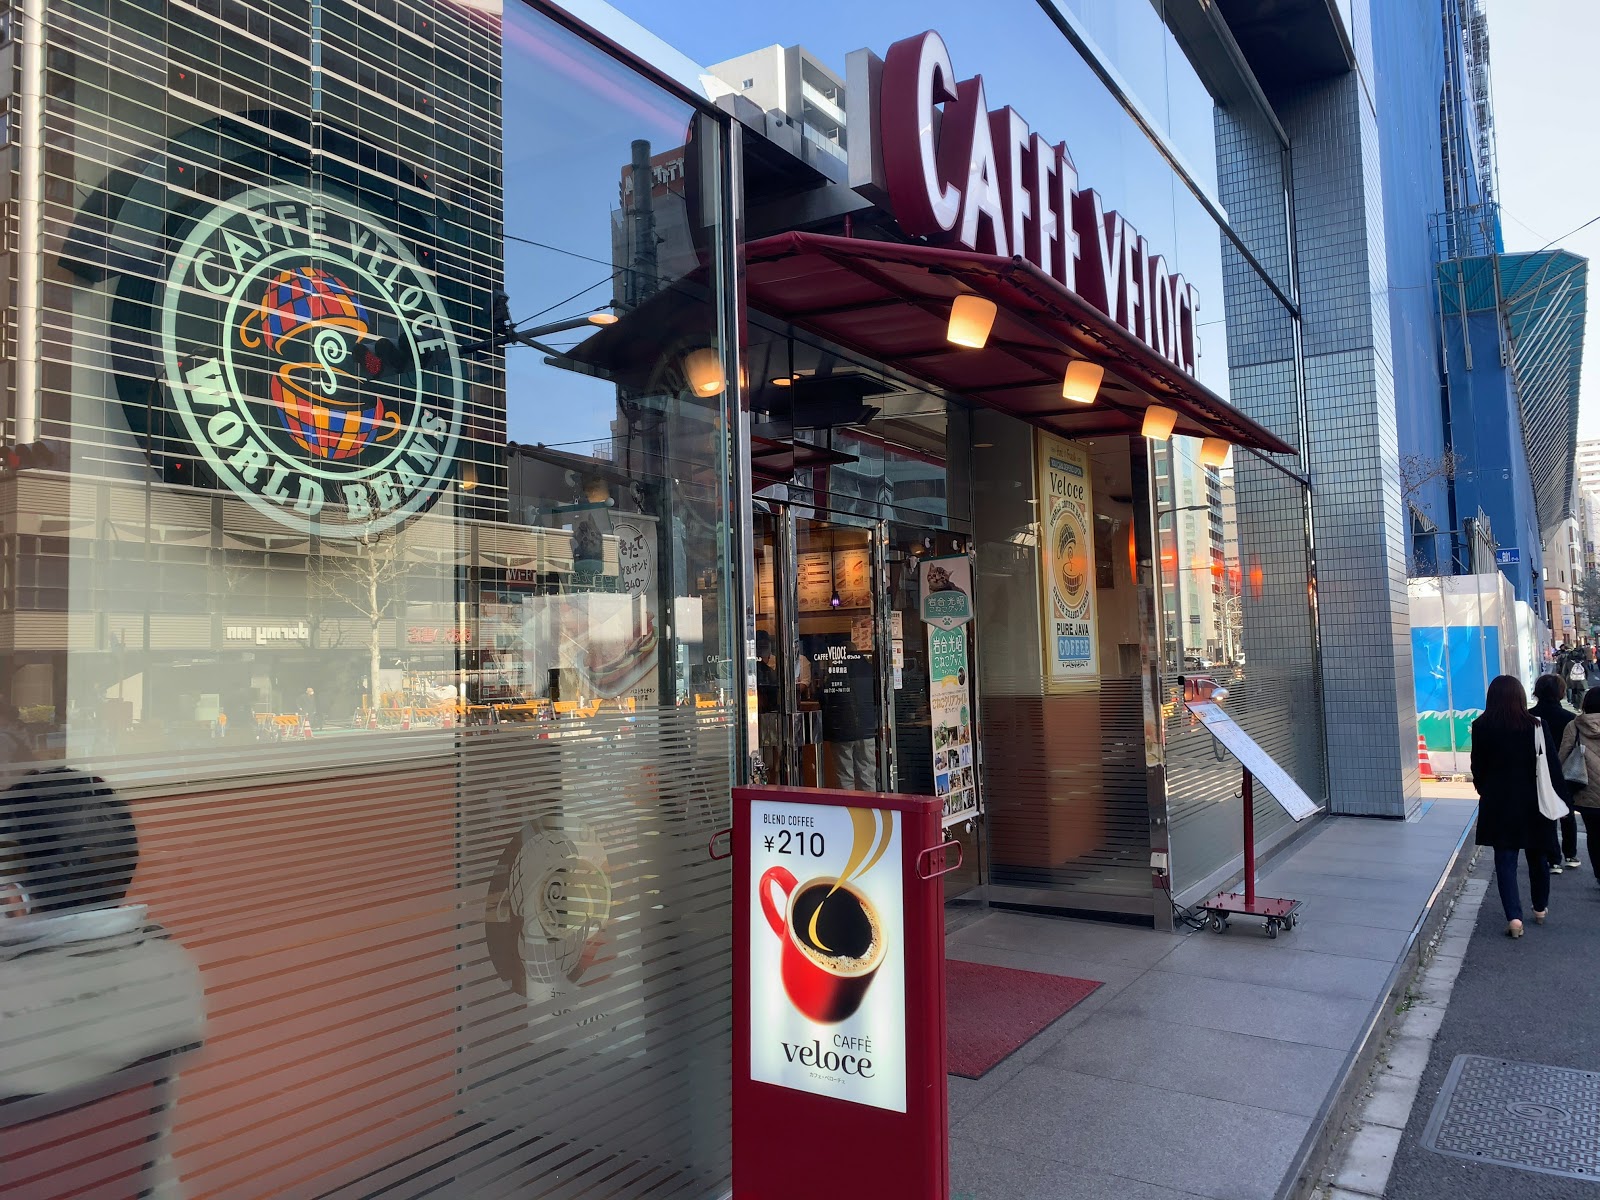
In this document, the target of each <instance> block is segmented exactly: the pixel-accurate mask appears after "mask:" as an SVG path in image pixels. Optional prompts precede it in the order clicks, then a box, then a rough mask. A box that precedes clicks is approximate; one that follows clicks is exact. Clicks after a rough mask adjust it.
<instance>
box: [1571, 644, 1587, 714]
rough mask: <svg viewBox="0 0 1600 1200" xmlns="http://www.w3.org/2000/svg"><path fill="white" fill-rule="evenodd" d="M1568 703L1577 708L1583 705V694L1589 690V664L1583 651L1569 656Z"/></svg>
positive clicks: (1574, 652)
mask: <svg viewBox="0 0 1600 1200" xmlns="http://www.w3.org/2000/svg"><path fill="white" fill-rule="evenodd" d="M1566 661H1567V669H1566V681H1567V703H1568V704H1570V705H1572V707H1573V708H1577V707H1578V706H1579V705H1580V704H1582V703H1583V694H1584V692H1586V691H1588V690H1589V663H1588V658H1587V656H1586V655H1585V654H1584V653H1583V651H1582V650H1574V651H1572V653H1571V654H1569V655H1568V656H1567V660H1566Z"/></svg>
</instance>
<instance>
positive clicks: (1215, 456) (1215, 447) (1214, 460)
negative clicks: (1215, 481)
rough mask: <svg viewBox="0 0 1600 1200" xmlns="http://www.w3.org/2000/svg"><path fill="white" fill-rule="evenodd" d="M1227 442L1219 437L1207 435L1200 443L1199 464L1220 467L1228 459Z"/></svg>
mask: <svg viewBox="0 0 1600 1200" xmlns="http://www.w3.org/2000/svg"><path fill="white" fill-rule="evenodd" d="M1229 449H1230V447H1229V445H1228V443H1227V442H1225V441H1223V440H1222V439H1221V438H1216V437H1209V438H1207V439H1206V440H1205V441H1203V442H1201V443H1200V464H1201V465H1202V466H1206V467H1220V466H1221V465H1222V464H1223V463H1225V462H1227V461H1228V450H1229Z"/></svg>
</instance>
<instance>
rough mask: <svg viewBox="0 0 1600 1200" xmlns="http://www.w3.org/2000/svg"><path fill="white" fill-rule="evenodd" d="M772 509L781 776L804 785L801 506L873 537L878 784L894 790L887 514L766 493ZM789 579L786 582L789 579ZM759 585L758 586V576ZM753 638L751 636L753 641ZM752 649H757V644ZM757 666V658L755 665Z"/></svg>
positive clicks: (814, 517)
mask: <svg viewBox="0 0 1600 1200" xmlns="http://www.w3.org/2000/svg"><path fill="white" fill-rule="evenodd" d="M761 500H762V502H763V503H765V504H766V505H768V506H769V508H770V509H771V516H772V518H773V520H774V522H775V525H776V531H777V539H776V541H777V553H776V555H775V557H774V562H773V579H772V607H773V616H774V619H775V621H776V624H777V631H776V635H775V638H774V640H775V642H776V646H775V647H774V649H775V650H776V656H777V659H778V668H777V669H778V677H779V679H778V729H779V733H778V739H779V741H778V754H777V765H778V771H777V774H778V781H781V782H784V783H787V784H789V785H790V786H799V784H800V781H801V779H802V778H803V777H804V776H803V772H802V767H801V762H800V747H801V745H802V742H801V736H800V734H801V731H800V716H801V714H800V694H799V685H798V682H797V680H796V671H795V667H796V665H797V664H796V658H795V656H796V654H797V653H798V649H799V645H800V593H799V586H800V579H799V568H800V536H799V523H800V520H801V518H800V516H799V515H798V513H797V511H796V510H797V509H802V508H803V509H805V510H806V511H807V512H808V513H809V514H810V515H809V516H807V517H806V518H805V519H806V520H814V521H817V522H819V523H822V524H830V525H842V526H846V527H848V528H851V529H865V530H866V531H867V533H868V535H869V537H870V539H871V540H870V541H869V543H868V549H869V551H870V554H871V572H872V599H873V652H874V656H875V660H876V663H875V665H876V666H877V674H878V694H877V702H878V731H877V741H878V754H877V759H878V787H879V788H880V789H882V790H885V791H893V790H894V779H895V763H894V735H895V726H894V706H893V696H894V691H893V688H894V665H893V647H892V645H891V643H892V640H893V629H892V627H891V625H890V618H889V616H888V613H889V563H888V556H887V543H888V536H889V522H888V521H887V520H885V519H883V518H878V519H874V518H871V517H863V516H861V515H860V514H859V513H852V512H846V511H840V510H836V509H830V508H827V507H826V506H824V505H818V504H816V503H814V502H812V501H811V500H809V499H808V500H805V501H800V500H792V499H783V500H779V499H775V498H772V497H761ZM785 581H787V583H785ZM754 586H756V587H759V586H760V584H759V580H757V581H756V582H755V584H754ZM753 644H754V639H753V638H752V646H753ZM751 652H752V654H753V653H754V651H753V649H752V651H751ZM753 669H754V666H753V664H752V670H753Z"/></svg>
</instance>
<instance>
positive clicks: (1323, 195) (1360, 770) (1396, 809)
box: [1276, 3, 1418, 817]
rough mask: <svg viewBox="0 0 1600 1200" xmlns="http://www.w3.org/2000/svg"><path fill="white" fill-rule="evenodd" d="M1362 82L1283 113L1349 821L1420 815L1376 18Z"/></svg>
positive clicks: (1335, 734) (1322, 602) (1294, 103)
mask: <svg viewBox="0 0 1600 1200" xmlns="http://www.w3.org/2000/svg"><path fill="white" fill-rule="evenodd" d="M1355 7H1356V8H1357V9H1359V10H1361V11H1360V12H1358V13H1357V17H1356V21H1355V29H1356V32H1355V35H1354V41H1355V43H1356V49H1357V58H1358V60H1359V61H1361V62H1362V63H1363V64H1365V65H1364V66H1363V67H1362V69H1361V71H1359V72H1357V73H1353V74H1350V75H1346V76H1343V77H1340V78H1337V79H1333V80H1328V81H1324V82H1319V83H1316V84H1311V85H1307V86H1305V87H1302V88H1299V89H1297V90H1295V91H1294V92H1293V93H1292V94H1289V95H1284V96H1279V97H1277V98H1276V106H1277V109H1278V115H1279V119H1280V120H1281V121H1282V122H1283V125H1284V127H1285V129H1286V130H1287V131H1288V133H1289V137H1290V141H1291V145H1292V146H1293V163H1294V171H1293V174H1294V202H1295V218H1296V234H1297V239H1298V249H1299V266H1300V275H1299V278H1300V303H1301V313H1302V321H1301V344H1302V353H1303V356H1304V364H1305V379H1306V399H1307V411H1308V416H1309V445H1308V446H1307V447H1306V450H1307V454H1306V458H1307V460H1308V461H1307V465H1308V467H1309V469H1310V471H1311V477H1312V482H1313V492H1312V496H1313V512H1314V522H1315V530H1316V548H1317V577H1318V597H1319V606H1320V614H1321V632H1322V677H1323V689H1324V691H1323V696H1324V702H1325V708H1326V720H1327V736H1328V747H1329V759H1330V771H1331V780H1330V783H1331V806H1332V809H1333V811H1335V812H1344V813H1352V814H1359V815H1370V816H1389V817H1401V816H1404V815H1405V814H1406V813H1407V812H1408V811H1409V810H1410V809H1411V807H1413V806H1414V805H1415V804H1416V802H1417V799H1418V778H1417V749H1416V703H1415V696H1414V692H1413V683H1412V674H1411V671H1412V666H1411V632H1410V618H1409V612H1408V600H1407V593H1406V574H1407V572H1406V537H1405V526H1404V509H1403V504H1402V501H1401V495H1400V482H1399V438H1398V432H1397V428H1396V421H1395V397H1394V372H1393V367H1392V361H1391V357H1390V341H1389V304H1388V278H1387V269H1386V265H1385V264H1386V253H1385V245H1384V237H1385V232H1384V225H1383V191H1382V182H1381V179H1380V175H1379V156H1378V127H1377V115H1376V113H1375V112H1374V110H1373V106H1372V101H1371V90H1370V89H1369V88H1368V87H1367V86H1366V83H1365V81H1364V79H1363V72H1370V63H1371V53H1370V49H1371V48H1370V43H1369V41H1368V39H1367V29H1368V23H1367V21H1366V19H1365V17H1366V4H1364V3H1358V4H1357V5H1356V6H1355Z"/></svg>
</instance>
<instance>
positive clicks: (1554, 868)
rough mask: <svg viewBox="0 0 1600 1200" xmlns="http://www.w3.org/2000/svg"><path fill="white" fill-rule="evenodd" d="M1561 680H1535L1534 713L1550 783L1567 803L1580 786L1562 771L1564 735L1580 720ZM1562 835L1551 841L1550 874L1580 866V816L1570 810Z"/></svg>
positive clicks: (1543, 678) (1546, 676)
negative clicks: (1540, 730)
mask: <svg viewBox="0 0 1600 1200" xmlns="http://www.w3.org/2000/svg"><path fill="white" fill-rule="evenodd" d="M1565 690H1566V689H1565V688H1563V687H1562V685H1561V680H1560V679H1559V678H1558V677H1557V676H1555V675H1541V676H1539V678H1538V679H1535V680H1534V681H1533V700H1534V704H1533V715H1534V716H1536V717H1538V718H1539V721H1540V723H1541V724H1542V725H1543V726H1544V744H1545V765H1546V767H1547V768H1548V769H1549V772H1550V783H1551V785H1552V786H1553V787H1554V788H1555V789H1556V795H1558V796H1560V797H1561V798H1562V799H1563V800H1565V801H1566V802H1567V803H1568V804H1571V803H1572V794H1573V792H1575V791H1576V790H1577V789H1576V788H1575V787H1574V786H1573V785H1572V784H1570V783H1568V782H1567V781H1566V779H1565V778H1564V777H1563V776H1562V774H1561V736H1562V734H1564V733H1566V731H1567V726H1568V725H1570V724H1571V723H1572V722H1573V721H1575V720H1576V719H1577V714H1576V713H1574V712H1573V711H1572V710H1571V709H1569V708H1568V707H1567V706H1566V705H1564V704H1562V703H1561V697H1562V695H1563V694H1564V692H1565ZM1558 825H1559V826H1560V837H1559V839H1557V840H1554V841H1552V842H1551V844H1550V853H1549V859H1550V873H1551V874H1552V875H1559V874H1561V872H1562V870H1563V867H1564V866H1574V867H1576V866H1579V865H1581V864H1580V863H1579V862H1578V818H1577V817H1575V816H1573V815H1572V813H1570V812H1569V813H1567V815H1566V816H1565V817H1563V818H1562V819H1561V820H1560V821H1559V822H1558Z"/></svg>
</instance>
